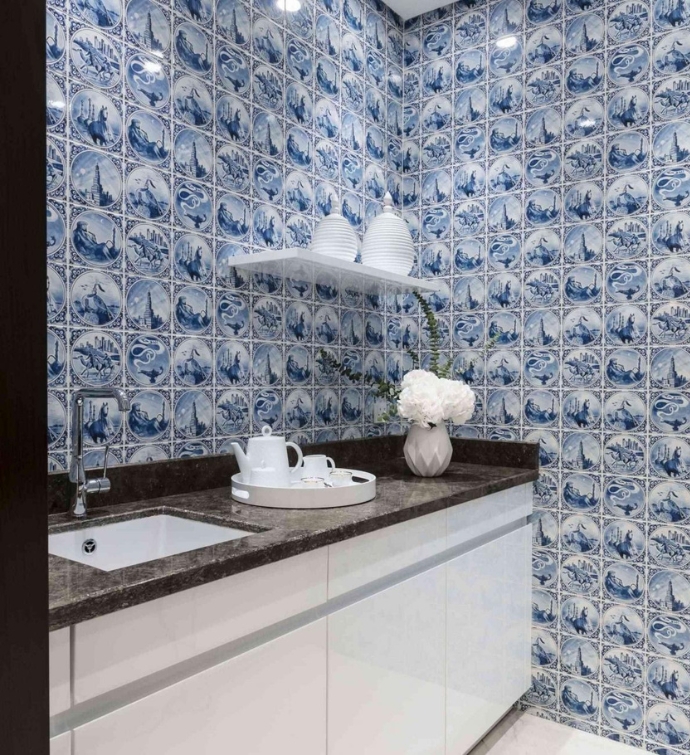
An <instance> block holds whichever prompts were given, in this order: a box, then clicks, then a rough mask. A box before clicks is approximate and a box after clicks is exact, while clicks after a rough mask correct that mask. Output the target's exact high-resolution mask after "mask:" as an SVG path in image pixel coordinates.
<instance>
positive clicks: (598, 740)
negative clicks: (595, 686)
mask: <svg viewBox="0 0 690 755" xmlns="http://www.w3.org/2000/svg"><path fill="white" fill-rule="evenodd" d="M639 753H640V751H639V750H637V749H635V748H634V747H628V746H627V745H622V744H619V743H618V742H612V741H611V740H608V739H604V738H603V737H597V736H595V735H594V734H587V733H586V732H583V731H577V730H576V729H571V728H570V727H568V726H563V725H562V724H557V723H554V722H553V721H546V720H545V719H543V718H537V717H536V716H531V715H529V714H528V713H522V712H519V711H515V712H513V713H510V714H508V715H507V716H506V717H505V718H504V719H503V720H502V721H501V722H500V723H499V724H498V725H497V726H496V727H495V728H494V729H493V730H492V731H491V732H490V733H489V734H488V735H487V736H486V737H485V738H484V739H483V740H482V741H481V742H480V743H479V744H478V745H477V746H476V747H475V748H474V749H473V750H472V752H471V753H469V755H639Z"/></svg>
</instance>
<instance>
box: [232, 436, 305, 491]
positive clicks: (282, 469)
mask: <svg viewBox="0 0 690 755" xmlns="http://www.w3.org/2000/svg"><path fill="white" fill-rule="evenodd" d="M288 448H294V450H295V451H296V453H297V464H296V465H295V466H294V467H290V462H289V461H288V454H287V450H288ZM232 450H233V453H234V454H235V458H236V459H237V463H238V464H239V466H240V472H241V473H242V482H244V483H248V484H254V480H252V477H253V476H256V478H257V482H258V484H260V485H266V483H267V477H270V480H271V485H270V487H273V488H283V487H284V488H287V487H290V475H291V473H292V472H294V471H295V470H297V469H299V468H300V467H301V466H302V449H301V448H300V447H299V446H298V445H297V444H296V443H292V442H291V441H286V440H285V438H283V437H282V436H281V435H273V430H272V429H271V428H270V427H269V426H268V425H264V427H262V428H261V435H257V436H254V437H253V438H250V439H249V440H248V441H247V453H246V454H245V452H244V451H243V450H242V447H241V446H240V444H239V443H233V444H232ZM252 470H256V472H257V474H256V475H253V474H252ZM269 470H270V475H267V472H268V471H269ZM258 478H261V481H259V480H258Z"/></svg>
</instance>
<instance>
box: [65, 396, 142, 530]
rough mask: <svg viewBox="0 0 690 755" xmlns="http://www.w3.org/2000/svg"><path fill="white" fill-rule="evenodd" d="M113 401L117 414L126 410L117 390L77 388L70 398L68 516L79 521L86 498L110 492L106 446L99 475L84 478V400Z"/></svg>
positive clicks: (107, 448) (126, 403) (124, 402)
mask: <svg viewBox="0 0 690 755" xmlns="http://www.w3.org/2000/svg"><path fill="white" fill-rule="evenodd" d="M87 398H114V399H115V400H116V401H117V408H118V409H119V410H120V411H121V412H128V411H129V406H130V405H129V399H128V398H127V394H126V393H125V392H124V391H123V390H122V389H121V388H81V389H80V390H78V391H76V392H75V394H74V396H73V397H72V459H71V461H70V467H69V479H70V482H73V483H75V484H76V486H77V487H76V489H75V491H74V496H73V498H72V505H71V507H70V513H71V514H72V516H74V517H77V518H78V519H81V518H83V517H85V516H86V497H87V496H88V495H90V494H91V493H107V492H108V491H109V490H110V480H109V479H108V478H107V477H106V474H107V472H108V451H109V449H110V444H109V443H108V444H106V446H105V456H104V460H103V475H102V476H101V477H96V478H95V479H92V480H87V479H86V470H85V469H84V399H87Z"/></svg>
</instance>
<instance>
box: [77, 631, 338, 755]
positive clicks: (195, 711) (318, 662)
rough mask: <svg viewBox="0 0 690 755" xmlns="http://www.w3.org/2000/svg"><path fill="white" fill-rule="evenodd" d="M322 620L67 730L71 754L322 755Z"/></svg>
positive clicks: (324, 698)
mask: <svg viewBox="0 0 690 755" xmlns="http://www.w3.org/2000/svg"><path fill="white" fill-rule="evenodd" d="M325 701H326V619H321V620H320V621H317V622H314V623H313V624H309V625H308V626H306V627H303V628H301V629H298V630H296V631H295V632H291V633H290V634H287V635H285V636H283V637H280V638H279V639H277V640H274V641H273V642H269V643H267V644H266V645H262V646H261V647H259V648H256V649H255V650H250V651H248V652H247V653H244V654H242V655H240V656H238V657H236V658H233V659H231V660H228V661H226V662H225V663H221V664H219V665H218V666H214V667H213V668H211V669H209V670H207V671H204V672H202V673H199V674H197V675H196V676H193V677H190V678H189V679H185V680H184V681H182V682H179V683H178V684H174V685H172V686H170V687H167V688H166V689H163V690H161V691H160V692H157V693H155V694H153V695H150V696H149V697H145V698H143V699H142V700H139V701H137V702H135V703H133V704H131V705H128V706H126V707H124V708H120V709H119V710H117V711H116V712H114V713H111V714H109V715H106V716H103V717H102V718H99V719H96V720H95V721H93V722H91V723H89V724H86V725H85V726H82V727H80V728H78V729H75V731H74V741H75V747H74V755H93V754H94V753H98V755H123V753H146V755H202V754H203V755H216V753H218V755H221V754H222V755H227V753H246V754H247V755H249V753H251V755H276V753H281V755H325V752H326V702H325Z"/></svg>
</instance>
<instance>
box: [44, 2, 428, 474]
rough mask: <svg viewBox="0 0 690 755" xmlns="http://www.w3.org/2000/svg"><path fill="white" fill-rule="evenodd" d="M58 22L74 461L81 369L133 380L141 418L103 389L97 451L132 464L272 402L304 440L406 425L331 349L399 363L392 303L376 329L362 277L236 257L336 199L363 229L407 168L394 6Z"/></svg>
mask: <svg viewBox="0 0 690 755" xmlns="http://www.w3.org/2000/svg"><path fill="white" fill-rule="evenodd" d="M46 20H47V39H46V52H47V64H48V66H47V83H48V97H47V114H48V132H49V133H48V140H47V143H46V162H47V167H48V181H47V186H46V191H47V197H48V206H47V217H48V239H47V252H48V258H49V270H48V280H47V285H48V293H47V303H48V326H49V343H48V383H49V391H50V395H49V405H50V416H51V421H50V429H49V437H48V441H49V459H50V460H49V464H50V468H51V469H53V470H57V469H64V468H65V466H66V463H67V455H68V454H67V449H68V447H69V438H70V434H71V428H70V427H69V419H68V416H69V405H70V401H71V398H72V395H73V392H74V390H76V389H77V388H79V387H81V386H92V387H101V386H109V385H116V386H119V387H123V388H125V389H126V391H127V392H128V394H129V396H130V398H131V400H132V411H131V412H130V413H129V415H128V416H127V418H126V419H125V418H123V417H122V416H120V414H119V412H118V411H117V408H116V406H115V405H114V402H110V401H108V400H103V401H95V402H91V405H90V406H89V411H88V412H87V421H86V425H85V435H86V438H87V443H88V444H89V445H90V448H91V451H90V454H89V461H90V462H91V463H93V464H96V463H100V462H101V461H102V458H103V448H104V446H105V445H106V444H108V445H109V446H110V452H109V453H110V457H111V461H112V462H113V463H122V462H127V461H132V462H141V461H146V460H148V459H160V458H169V457H173V456H184V455H187V454H193V455H196V454H204V453H218V452H225V451H226V450H227V449H228V444H229V440H230V438H235V437H241V438H246V437H247V436H248V435H249V434H251V433H254V432H256V431H257V430H258V429H259V428H260V426H261V425H262V424H264V423H266V422H268V423H270V424H273V425H274V427H276V429H281V430H283V431H285V432H287V433H288V434H290V435H294V436H295V437H298V439H299V440H300V442H308V441H313V440H316V439H325V438H339V437H361V436H362V435H364V434H366V433H368V434H372V433H373V434H378V433H381V432H383V431H384V430H388V429H390V428H385V427H384V426H381V425H377V424H375V422H374V418H375V417H374V410H373V406H372V404H371V402H369V410H368V411H365V392H364V391H363V390H362V388H361V387H356V388H354V387H351V388H349V387H348V386H347V382H343V379H341V378H339V377H338V375H337V373H335V374H333V373H332V372H329V370H328V369H327V366H326V364H325V363H323V360H322V359H321V358H320V356H319V350H320V349H321V348H329V349H332V350H333V351H332V353H333V354H335V355H336V356H339V357H341V358H342V357H346V358H347V359H348V360H349V361H350V363H352V364H354V365H360V367H364V366H365V365H366V368H367V369H368V370H369V371H370V372H372V374H374V373H376V374H379V372H380V374H383V371H384V369H385V366H386V364H387V363H390V365H392V366H391V369H392V370H393V372H392V373H391V374H398V373H396V372H395V365H400V364H401V361H400V358H399V356H390V357H389V354H392V352H393V351H398V352H399V351H400V349H401V348H402V345H401V343H400V341H398V342H396V343H393V342H391V341H385V339H384V338H383V333H384V332H385V327H386V326H385V322H386V319H387V315H386V314H385V313H384V314H383V316H382V317H380V318H379V321H378V324H377V325H376V326H375V327H374V326H370V325H369V320H367V322H368V326H367V327H368V329H367V331H366V333H367V338H366V339H365V337H364V332H365V331H364V325H363V323H364V319H365V317H366V313H367V311H370V310H371V308H372V307H371V306H370V303H369V302H366V301H365V300H364V299H363V298H362V297H359V298H356V299H353V300H351V297H349V296H348V295H346V293H345V292H340V291H338V290H337V287H333V285H332V283H331V282H330V281H328V280H325V279H324V280H323V281H321V280H319V281H317V282H316V286H312V285H311V284H308V283H304V282H301V281H281V280H280V279H277V278H274V277H272V276H261V275H249V274H246V273H240V272H239V271H237V270H236V269H235V268H233V267H232V264H231V263H232V258H233V257H234V256H237V255H244V254H251V253H254V252H258V251H262V250H265V249H272V248H280V247H282V246H283V245H288V246H303V247H306V246H308V244H309V241H310V238H311V233H312V230H313V227H314V224H315V222H317V221H318V220H319V219H320V218H321V217H323V215H325V214H327V213H328V212H329V211H330V209H331V207H332V206H333V203H334V201H335V200H336V199H340V200H341V201H342V206H343V214H344V215H345V217H347V218H348V220H349V221H350V222H351V223H352V225H353V227H354V228H355V230H356V231H357V232H358V233H359V234H360V235H361V234H362V232H363V230H364V225H365V223H366V222H368V221H369V220H371V219H372V218H373V217H375V215H376V214H377V213H378V212H379V211H380V209H381V206H380V202H381V200H382V198H383V195H384V193H385V191H386V189H387V188H389V187H391V188H393V189H395V188H396V179H395V177H392V171H395V172H396V173H397V172H398V170H399V168H398V167H396V165H395V164H394V163H395V161H393V165H392V166H391V165H388V164H387V163H386V155H387V154H391V155H394V154H395V152H396V149H397V150H399V149H400V146H399V144H398V143H396V141H395V138H394V137H395V136H400V135H401V132H399V130H400V125H399V124H400V123H401V122H402V94H403V92H402V79H403V75H402V64H403V29H402V25H401V23H400V22H399V20H398V19H397V18H396V17H395V14H393V13H392V12H390V11H389V10H388V9H386V7H385V6H383V5H382V4H380V3H375V2H372V3H362V2H360V0H344V2H343V3H342V4H341V3H333V2H327V1H326V0H319V1H318V2H311V1H310V2H305V3H303V5H302V8H301V10H300V11H298V12H297V13H284V12H282V11H280V10H279V9H278V8H277V7H276V6H275V4H274V3H273V2H270V1H269V0H265V1H264V2H256V3H246V2H244V0H214V1H212V0H194V1H192V0H167V1H166V0H163V2H159V1H158V0H128V1H127V0H103V1H102V2H98V3H92V2H86V1H85V0H70V1H69V2H64V1H63V0H49V2H48V7H47V10H46ZM389 135H390V136H389ZM398 193H399V190H398ZM410 314H411V315H415V311H414V310H412V311H411V312H410ZM377 317H379V316H378V315H377ZM414 326H415V329H414V330H413V329H412V327H410V328H409V329H408V331H407V337H406V346H410V347H415V348H417V340H418V333H419V329H418V328H417V327H416V322H415V323H414ZM370 327H371V329H369V328H370ZM412 333H414V339H413V338H412ZM365 350H366V351H365ZM370 352H372V353H370ZM391 360H392V361H391ZM399 369H400V367H398V370H399Z"/></svg>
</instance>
